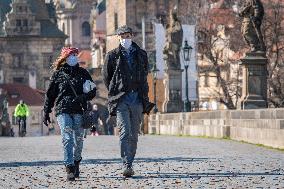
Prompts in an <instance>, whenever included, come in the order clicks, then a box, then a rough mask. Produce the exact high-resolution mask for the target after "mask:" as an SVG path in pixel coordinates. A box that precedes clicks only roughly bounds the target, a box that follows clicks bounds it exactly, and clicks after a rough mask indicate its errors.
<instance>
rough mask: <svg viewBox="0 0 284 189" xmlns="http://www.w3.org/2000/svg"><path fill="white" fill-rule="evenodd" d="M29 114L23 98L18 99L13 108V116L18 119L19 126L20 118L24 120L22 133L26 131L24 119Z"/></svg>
mask: <svg viewBox="0 0 284 189" xmlns="http://www.w3.org/2000/svg"><path fill="white" fill-rule="evenodd" d="M29 115H30V112H29V107H28V106H27V105H26V104H25V103H24V101H23V100H20V102H19V104H18V105H17V106H16V108H15V113H14V116H15V117H16V118H17V119H18V123H19V128H20V122H21V120H23V121H24V128H23V132H24V134H25V133H26V120H27V117H28V116H29Z"/></svg>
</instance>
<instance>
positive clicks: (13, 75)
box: [0, 0, 67, 89]
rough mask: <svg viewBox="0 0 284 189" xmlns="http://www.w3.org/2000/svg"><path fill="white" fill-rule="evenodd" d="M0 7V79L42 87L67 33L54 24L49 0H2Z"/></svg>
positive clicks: (43, 87)
mask: <svg viewBox="0 0 284 189" xmlns="http://www.w3.org/2000/svg"><path fill="white" fill-rule="evenodd" d="M0 10H1V15H0V16H1V20H0V83H21V84H25V85H29V86H30V87H32V88H37V89H45V88H46V87H47V85H48V82H49V77H50V66H51V63H52V62H53V60H54V58H55V56H56V55H55V54H56V52H58V51H59V50H60V49H61V48H62V47H63V45H64V41H65V39H66V37H67V36H66V35H65V34H64V33H63V32H61V31H60V30H59V29H58V28H57V26H56V23H55V22H56V19H55V17H56V16H55V10H54V6H53V4H52V2H51V3H45V1H44V0H13V1H12V0H5V1H1V2H0Z"/></svg>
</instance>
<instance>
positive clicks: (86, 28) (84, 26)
mask: <svg viewBox="0 0 284 189" xmlns="http://www.w3.org/2000/svg"><path fill="white" fill-rule="evenodd" d="M82 34H83V36H91V27H90V24H89V23H88V22H84V23H83V24H82Z"/></svg>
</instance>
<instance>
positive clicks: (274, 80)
mask: <svg viewBox="0 0 284 189" xmlns="http://www.w3.org/2000/svg"><path fill="white" fill-rule="evenodd" d="M265 8H266V16H265V20H264V24H263V25H264V26H263V31H264V32H263V33H264V41H265V43H266V47H267V58H268V61H269V64H268V86H269V87H268V98H269V103H270V106H273V107H284V16H283V15H284V2H283V1H282V0H267V1H266V4H265Z"/></svg>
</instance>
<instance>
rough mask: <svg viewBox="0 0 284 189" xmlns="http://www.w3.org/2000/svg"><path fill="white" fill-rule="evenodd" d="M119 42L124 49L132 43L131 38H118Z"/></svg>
mask: <svg viewBox="0 0 284 189" xmlns="http://www.w3.org/2000/svg"><path fill="white" fill-rule="evenodd" d="M120 44H121V46H123V47H124V48H125V49H129V47H130V46H131V44H132V40H131V39H120Z"/></svg>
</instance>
